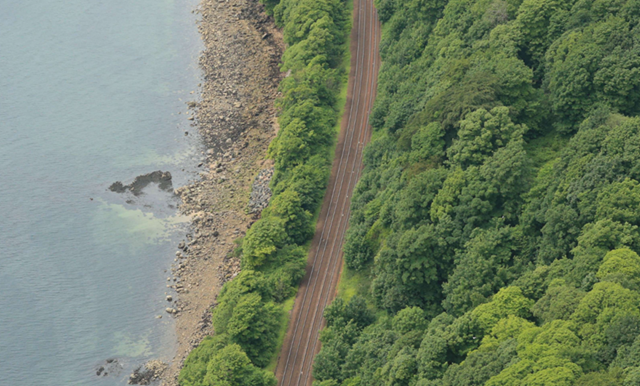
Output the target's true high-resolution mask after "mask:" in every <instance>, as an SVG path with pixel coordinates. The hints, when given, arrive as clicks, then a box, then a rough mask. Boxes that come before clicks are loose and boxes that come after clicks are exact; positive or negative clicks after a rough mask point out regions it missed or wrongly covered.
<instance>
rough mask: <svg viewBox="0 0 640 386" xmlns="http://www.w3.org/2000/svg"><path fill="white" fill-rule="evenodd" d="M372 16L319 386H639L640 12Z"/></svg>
mask: <svg viewBox="0 0 640 386" xmlns="http://www.w3.org/2000/svg"><path fill="white" fill-rule="evenodd" d="M376 5H377V7H378V10H379V14H380V18H381V20H382V22H383V26H384V27H383V37H382V42H381V45H380V50H381V55H382V59H383V65H382V67H381V70H380V78H379V89H378V97H377V100H376V103H375V107H374V110H373V111H372V124H373V127H374V134H373V140H372V141H371V143H370V144H369V145H368V146H367V148H366V149H365V154H364V163H365V169H364V171H363V174H362V178H361V180H360V182H359V183H358V185H357V187H356V191H355V193H354V195H353V197H352V216H351V219H350V227H349V230H348V232H347V236H346V242H345V247H344V252H345V265H346V270H347V271H346V272H345V273H344V274H343V275H342V279H341V280H342V283H341V284H340V287H339V288H340V293H341V297H339V298H338V299H337V300H336V302H335V303H334V305H332V306H331V307H329V308H327V310H326V312H325V317H326V320H327V328H326V329H325V330H324V331H323V332H322V334H321V341H322V344H323V345H322V351H321V352H320V354H319V355H318V356H317V359H316V362H315V365H314V377H315V379H316V381H315V382H316V383H315V384H316V385H318V386H328V385H332V386H481V385H486V386H534V385H535V386H586V385H590V386H591V385H592V386H596V385H611V386H616V385H617V386H634V385H640V257H639V256H638V253H640V229H639V228H638V227H639V226H640V182H639V181H640V166H639V165H640V117H638V114H640V23H639V21H640V2H639V1H638V0H448V1H447V0H376ZM353 310H357V312H354V311H353Z"/></svg>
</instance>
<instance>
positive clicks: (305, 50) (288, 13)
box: [179, 0, 351, 386]
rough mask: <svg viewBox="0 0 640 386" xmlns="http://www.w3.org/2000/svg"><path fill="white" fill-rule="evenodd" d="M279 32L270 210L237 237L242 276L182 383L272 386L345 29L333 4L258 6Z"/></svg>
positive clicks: (326, 139) (323, 166) (332, 134)
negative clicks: (281, 47)
mask: <svg viewBox="0 0 640 386" xmlns="http://www.w3.org/2000/svg"><path fill="white" fill-rule="evenodd" d="M263 3H265V6H266V10H267V12H268V13H269V14H271V15H273V16H274V18H275V20H276V23H277V24H278V25H279V26H280V27H282V28H283V32H284V39H285V43H286V44H287V49H286V51H285V54H284V56H283V59H282V66H281V70H282V71H287V72H290V75H289V76H288V77H287V78H285V79H284V80H283V81H282V83H281V85H280V91H281V93H282V97H281V98H280V99H279V101H278V106H277V107H278V108H279V116H278V122H279V124H280V130H279V131H278V134H277V137H276V138H275V139H274V140H273V142H272V143H271V145H270V147H269V154H268V157H269V158H271V159H273V160H274V163H275V171H274V176H273V178H272V180H271V189H272V192H273V196H272V198H271V201H270V203H269V206H268V207H267V208H266V209H265V210H264V211H263V212H262V216H261V219H260V220H258V221H257V222H256V223H254V224H253V226H252V227H251V228H250V229H249V230H248V231H247V234H246V236H245V237H244V239H243V240H239V247H238V249H237V251H236V253H237V254H238V255H239V256H240V257H241V267H242V272H241V273H240V274H239V275H238V276H237V277H236V278H235V279H234V280H232V281H230V282H227V283H226V284H225V285H224V287H223V288H222V290H221V292H220V294H219V296H218V299H217V303H218V304H217V306H216V307H215V308H214V309H213V313H212V320H213V328H214V330H215V335H214V336H211V337H207V338H206V339H205V340H204V341H203V342H202V343H201V344H200V345H199V346H198V347H197V348H196V349H194V350H193V351H192V352H191V353H190V355H189V357H188V358H187V360H186V361H185V363H184V367H183V369H182V371H181V373H180V377H179V383H180V385H181V386H274V385H276V383H277V381H276V378H275V376H274V375H273V371H269V367H270V366H273V365H274V363H275V359H276V356H277V352H276V351H277V349H278V345H279V344H281V339H282V335H283V333H284V328H286V324H287V311H288V310H287V302H288V303H289V307H290V304H291V302H292V298H293V297H294V296H295V293H296V291H297V287H298V283H299V281H300V280H301V279H302V277H303V276H304V273H305V267H306V258H307V249H308V242H309V240H310V238H311V237H312V236H313V229H314V228H313V214H314V213H315V212H316V211H317V209H318V207H319V205H320V202H321V201H322V197H323V196H324V191H325V189H326V185H327V182H328V178H329V173H330V168H331V158H332V156H333V146H334V145H335V141H336V137H337V131H336V123H337V122H338V117H339V112H340V111H339V110H340V108H339V103H338V99H339V94H340V92H341V90H342V88H343V86H344V84H345V83H346V72H345V63H344V60H343V59H344V55H345V52H346V49H347V48H348V47H347V45H348V44H347V40H348V39H347V37H348V33H349V31H350V28H351V20H350V11H349V10H348V8H347V7H346V5H345V2H344V1H342V0H282V1H273V0H266V1H263Z"/></svg>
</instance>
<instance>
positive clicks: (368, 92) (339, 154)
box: [276, 0, 380, 386]
mask: <svg viewBox="0 0 640 386" xmlns="http://www.w3.org/2000/svg"><path fill="white" fill-rule="evenodd" d="M350 42H351V43H350V47H351V48H350V50H351V71H350V74H349V85H348V93H347V103H346V106H345V112H344V115H343V117H342V122H341V126H340V135H339V138H338V144H337V146H336V153H335V158H334V162H333V167H332V170H331V177H330V179H329V186H328V188H327V193H326V195H325V197H324V201H323V203H322V209H321V211H320V217H319V218H318V223H317V225H316V230H315V235H314V238H313V240H312V242H311V249H310V252H309V259H308V263H307V264H308V265H307V274H306V276H305V278H304V279H303V280H302V283H301V284H300V289H299V291H298V295H297V297H296V300H295V304H294V307H293V311H292V313H291V321H290V323H289V328H288V331H287V334H286V336H285V340H284V344H283V346H282V350H281V352H280V357H279V358H278V365H277V367H276V377H277V378H278V380H279V385H280V386H310V385H311V383H312V381H313V379H312V374H311V369H312V365H313V359H314V357H315V355H316V354H317V352H318V351H320V344H319V341H318V335H319V332H320V329H321V328H322V326H323V325H324V320H323V317H322V314H323V312H324V308H325V307H326V306H327V304H328V303H329V302H330V301H331V300H332V299H333V297H334V296H335V290H336V285H337V283H338V278H339V276H340V270H341V267H342V244H343V242H344V235H345V231H346V229H347V225H348V220H349V214H350V212H349V209H350V205H349V203H350V200H349V197H350V196H351V193H352V192H353V189H354V187H355V184H356V183H357V181H358V179H359V178H360V173H361V171H362V150H363V148H364V146H365V145H366V143H367V142H368V141H369V139H370V137H371V130H370V125H369V114H370V112H371V108H372V106H373V101H374V99H375V94H376V88H377V80H378V69H379V67H380V57H379V54H378V44H379V42H380V24H379V21H378V15H377V12H376V10H375V8H374V6H373V0H354V10H353V28H352V30H351V40H350Z"/></svg>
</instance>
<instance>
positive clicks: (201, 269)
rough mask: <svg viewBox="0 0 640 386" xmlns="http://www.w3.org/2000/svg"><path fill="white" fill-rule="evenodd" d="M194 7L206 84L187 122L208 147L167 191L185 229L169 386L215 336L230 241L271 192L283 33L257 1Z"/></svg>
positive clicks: (212, 1)
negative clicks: (190, 176) (186, 219)
mask: <svg viewBox="0 0 640 386" xmlns="http://www.w3.org/2000/svg"><path fill="white" fill-rule="evenodd" d="M194 12H197V13H199V14H200V15H201V20H200V22H199V31H200V33H201V35H202V39H203V41H204V45H205V51H204V52H203V53H202V55H201V57H200V65H201V67H202V71H203V78H204V82H203V84H202V88H201V97H200V101H199V102H198V103H193V102H192V103H190V104H189V108H190V109H191V111H192V112H193V115H192V116H191V117H190V118H189V119H190V120H192V121H193V123H192V126H194V127H196V128H197V129H198V130H199V132H200V135H201V138H202V140H203V142H204V145H205V148H206V151H205V152H204V153H203V156H204V158H205V159H204V160H203V162H202V163H201V164H200V165H199V167H200V168H201V169H202V171H201V172H200V180H199V181H197V182H194V183H193V184H191V185H187V186H184V187H181V188H179V189H177V190H176V191H175V192H176V194H177V195H179V196H180V198H181V199H182V202H183V204H182V205H181V206H180V211H181V212H182V213H183V214H186V215H190V216H191V218H192V233H191V234H190V235H187V240H186V241H185V242H184V243H181V245H180V250H179V251H177V252H176V260H175V264H174V265H173V266H172V271H173V277H172V278H168V284H167V287H168V288H167V289H168V291H167V300H168V301H169V302H170V303H168V304H170V306H169V307H167V312H168V314H169V315H172V317H175V318H176V336H177V350H176V356H175V358H174V360H173V361H172V362H171V364H170V365H169V367H168V368H167V369H166V371H165V372H164V375H163V376H162V384H163V385H167V386H175V385H177V377H178V374H179V371H180V369H181V368H182V364H183V363H184V360H185V359H186V357H187V355H188V354H189V352H190V351H191V350H192V349H193V348H194V347H197V345H198V344H199V343H200V342H201V341H202V339H203V338H204V337H205V336H207V335H209V334H211V333H212V332H213V331H212V330H211V312H210V311H211V308H212V307H213V306H215V301H216V297H217V294H218V292H219V290H220V288H221V286H222V284H224V283H225V282H226V281H228V280H231V279H232V278H233V277H235V276H236V275H237V274H238V272H239V269H240V264H239V260H238V259H237V257H234V254H233V250H234V249H235V246H236V245H235V244H234V242H233V241H234V240H235V239H237V238H238V237H241V236H243V235H244V234H245V232H246V230H247V229H248V228H249V227H250V226H251V224H252V223H253V221H255V219H256V218H257V216H259V213H260V211H261V210H262V209H263V208H264V206H266V203H267V202H268V200H269V198H270V196H271V191H270V190H269V188H268V184H269V180H270V178H271V175H272V174H273V167H272V164H271V162H270V161H268V160H265V155H266V152H267V147H268V146H269V143H270V142H271V140H272V139H273V138H274V136H275V134H276V132H277V123H276V117H275V108H274V101H275V99H276V98H277V97H278V85H279V83H280V81H281V79H282V77H283V74H282V73H281V72H280V70H279V66H278V65H279V63H280V58H281V56H282V52H283V50H284V43H283V40H282V36H281V33H280V31H278V29H277V28H276V27H275V25H274V22H273V19H272V18H270V17H268V16H267V15H266V14H265V13H264V8H263V6H262V5H261V4H259V3H258V0H203V1H202V2H201V3H200V6H199V7H198V9H196V10H195V11H194ZM252 191H253V193H252Z"/></svg>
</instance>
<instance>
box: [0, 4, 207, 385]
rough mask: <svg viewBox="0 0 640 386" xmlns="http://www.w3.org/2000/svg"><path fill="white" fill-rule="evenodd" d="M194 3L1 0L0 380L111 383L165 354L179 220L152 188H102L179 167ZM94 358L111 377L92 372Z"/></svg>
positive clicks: (184, 165) (190, 86)
mask: <svg viewBox="0 0 640 386" xmlns="http://www.w3.org/2000/svg"><path fill="white" fill-rule="evenodd" d="M197 2H198V1H197V0H133V1H132V0H91V1H89V0H65V1H60V0H38V1H25V0H0V248H1V249H0V385H2V386H30V385H35V386H40V385H42V386H45V385H46V386H56V385H105V386H107V385H123V384H125V383H126V377H127V376H128V374H129V373H130V372H131V370H132V369H133V368H134V367H135V366H137V365H139V364H141V363H142V362H144V361H145V360H147V359H151V358H157V357H159V358H161V359H165V360H166V359H170V358H171V357H172V355H173V349H174V344H175V343H174V341H175V337H174V331H173V323H172V320H171V318H170V317H168V316H167V314H165V313H164V309H165V307H167V302H166V301H165V292H167V288H166V284H167V277H168V276H169V274H168V273H167V272H165V271H166V270H167V269H169V267H170V264H171V263H172V262H173V258H174V257H175V256H174V252H175V250H176V249H175V246H176V244H177V242H178V241H179V240H180V239H181V238H182V237H183V236H184V233H185V232H186V231H187V230H186V226H187V225H186V222H185V221H184V219H183V218H180V217H179V216H177V215H176V210H175V206H176V205H177V202H176V200H175V198H174V197H172V195H170V194H168V193H165V192H162V191H160V190H159V189H158V188H157V187H155V186H150V187H149V188H148V189H147V190H146V191H145V194H143V195H142V196H139V197H134V196H132V195H130V194H129V195H127V194H125V195H119V194H116V193H112V192H109V191H107V187H108V186H109V185H110V184H111V183H112V182H114V181H118V180H121V181H123V182H124V183H129V182H131V181H132V180H133V178H135V176H137V175H139V174H144V173H149V172H152V171H154V170H163V171H169V172H171V173H172V174H173V176H174V179H173V181H174V187H177V186H180V185H183V184H185V183H186V182H187V181H188V180H189V179H190V178H193V176H194V174H193V173H194V172H195V171H194V167H193V165H194V164H196V162H197V159H198V155H199V154H200V149H199V145H198V141H197V138H195V137H194V136H193V135H192V134H191V131H195V130H194V129H193V128H191V127H190V126H189V123H190V122H189V121H188V120H187V119H186V118H187V115H185V112H186V111H187V108H186V104H185V103H186V102H187V101H190V100H193V98H194V97H195V95H197V94H198V91H197V85H198V83H199V82H200V78H199V77H200V71H199V69H198V67H197V57H198V53H199V51H200V50H201V49H202V47H201V45H200V39H199V35H198V33H197V29H196V26H195V24H194V23H195V20H196V17H195V16H194V15H193V14H192V13H191V10H193V9H194V8H195V7H196V5H197ZM191 91H195V94H191ZM179 113H181V114H179ZM185 131H189V132H190V133H189V136H185V134H184V132H185ZM183 169H184V170H183ZM185 170H186V171H185ZM92 199H93V200H92ZM156 315H163V317H162V319H156ZM107 358H118V359H119V361H120V362H121V363H122V364H123V366H124V368H123V370H122V372H121V373H120V374H113V373H112V374H109V376H107V377H100V378H98V377H96V375H95V368H96V367H97V366H99V365H100V363H103V362H104V360H106V359H107Z"/></svg>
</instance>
